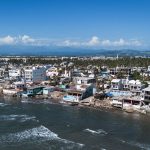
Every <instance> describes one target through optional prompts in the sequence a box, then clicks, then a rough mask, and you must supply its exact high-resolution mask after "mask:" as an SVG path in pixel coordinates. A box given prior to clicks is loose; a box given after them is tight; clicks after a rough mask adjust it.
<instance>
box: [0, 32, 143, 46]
mask: <svg viewBox="0 0 150 150" xmlns="http://www.w3.org/2000/svg"><path fill="white" fill-rule="evenodd" d="M0 45H30V46H58V47H78V48H85V47H86V48H127V47H128V48H130V47H142V46H143V43H142V42H141V41H139V40H137V39H129V40H125V39H123V38H120V39H118V40H109V39H100V38H99V37H98V36H92V37H91V38H90V39H88V40H71V39H65V40H60V39H57V40H56V39H55V40H52V39H38V38H32V37H30V36H29V35H23V36H20V35H19V36H14V37H13V36H10V35H8V36H5V37H0Z"/></svg>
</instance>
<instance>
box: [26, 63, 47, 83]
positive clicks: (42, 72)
mask: <svg viewBox="0 0 150 150" xmlns="http://www.w3.org/2000/svg"><path fill="white" fill-rule="evenodd" d="M24 72H25V79H26V81H29V82H30V81H31V82H34V83H40V82H42V81H45V80H46V68H45V67H44V66H35V67H27V68H25V69H24Z"/></svg>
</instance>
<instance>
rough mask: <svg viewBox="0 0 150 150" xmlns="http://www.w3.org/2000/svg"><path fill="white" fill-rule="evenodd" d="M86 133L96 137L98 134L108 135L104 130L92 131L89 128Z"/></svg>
mask: <svg viewBox="0 0 150 150" xmlns="http://www.w3.org/2000/svg"><path fill="white" fill-rule="evenodd" d="M84 131H85V132H89V133H91V134H94V135H96V134H100V135H106V134H107V132H106V131H104V130H103V129H98V130H92V129H89V128H87V129H85V130H84Z"/></svg>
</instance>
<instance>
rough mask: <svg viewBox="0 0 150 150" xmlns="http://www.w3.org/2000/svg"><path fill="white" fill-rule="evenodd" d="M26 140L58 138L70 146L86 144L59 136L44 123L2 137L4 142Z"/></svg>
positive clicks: (0, 139)
mask: <svg viewBox="0 0 150 150" xmlns="http://www.w3.org/2000/svg"><path fill="white" fill-rule="evenodd" d="M26 140H30V141H37V142H42V141H51V140H57V141H59V142H62V143H64V144H65V145H67V146H69V147H78V148H81V147H83V146H84V144H81V143H75V142H73V141H70V140H67V139H62V138H60V137H58V135H57V134H56V133H54V132H52V131H50V130H49V129H48V128H46V127H45V126H42V125H41V126H39V127H36V128H32V129H29V130H25V131H22V132H17V133H11V134H8V135H5V136H2V137H0V142H2V143H4V142H7V143H16V142H23V141H26Z"/></svg>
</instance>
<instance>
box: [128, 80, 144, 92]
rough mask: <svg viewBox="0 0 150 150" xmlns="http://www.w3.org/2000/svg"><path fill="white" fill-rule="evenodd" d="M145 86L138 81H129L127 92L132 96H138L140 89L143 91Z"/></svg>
mask: <svg viewBox="0 0 150 150" xmlns="http://www.w3.org/2000/svg"><path fill="white" fill-rule="evenodd" d="M144 87H145V85H144V84H142V83H141V81H139V80H130V81H129V90H130V91H131V92H132V93H133V94H134V95H140V94H141V91H142V89H144Z"/></svg>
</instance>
